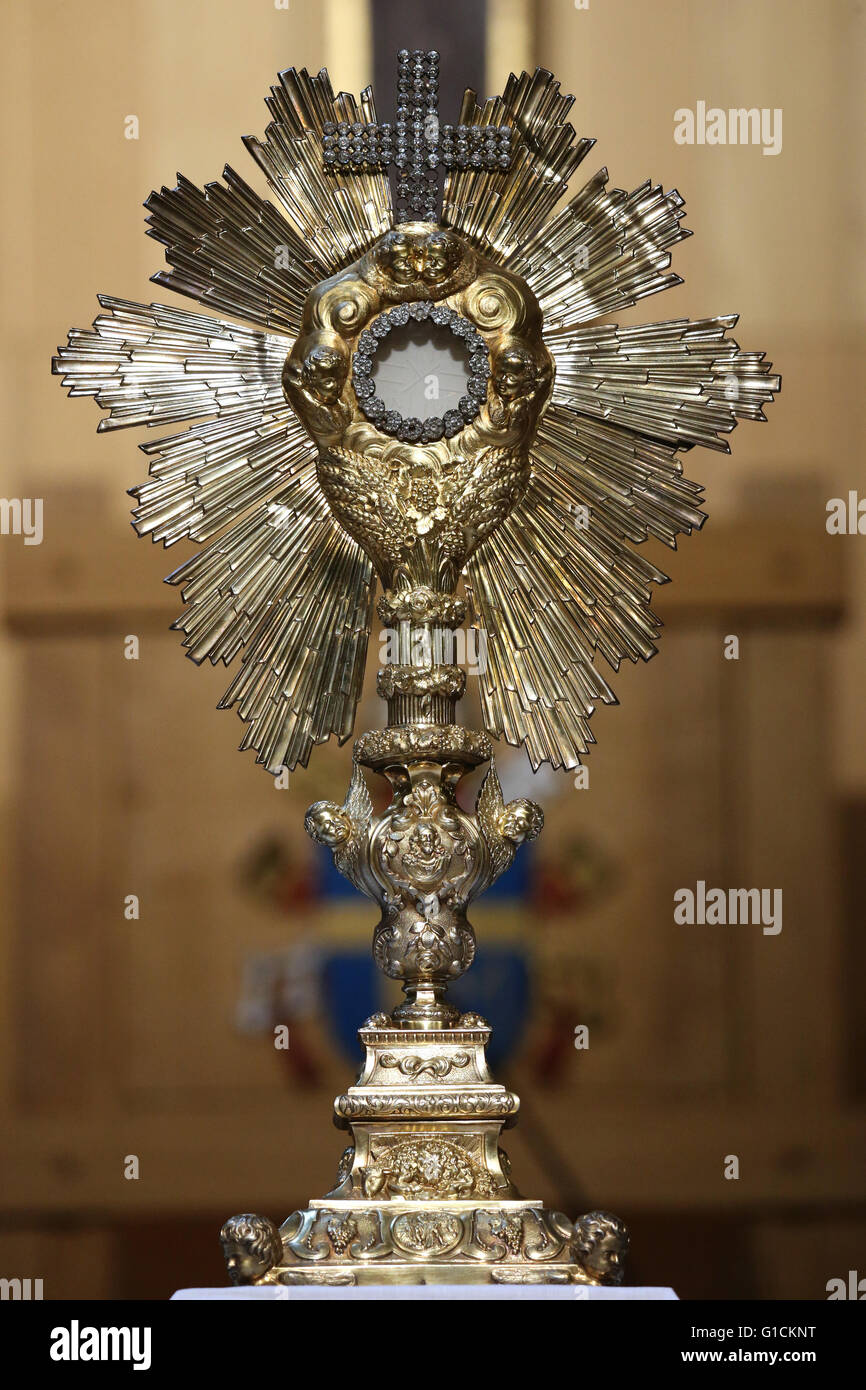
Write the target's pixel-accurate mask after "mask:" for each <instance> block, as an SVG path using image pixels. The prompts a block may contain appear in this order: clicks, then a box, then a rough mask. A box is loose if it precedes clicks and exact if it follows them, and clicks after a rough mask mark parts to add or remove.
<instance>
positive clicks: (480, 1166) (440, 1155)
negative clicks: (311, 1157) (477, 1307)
mask: <svg viewBox="0 0 866 1390" xmlns="http://www.w3.org/2000/svg"><path fill="white" fill-rule="evenodd" d="M359 1037H360V1040H361V1043H362V1045H363V1046H364V1048H365V1051H366V1062H365V1066H364V1069H363V1071H362V1073H361V1076H360V1077H359V1078H358V1082H357V1084H356V1085H354V1086H351V1087H350V1088H349V1090H348V1092H347V1093H346V1094H345V1095H341V1096H338V1097H337V1099H336V1101H335V1112H336V1113H335V1120H336V1123H337V1125H338V1126H340V1127H341V1128H345V1129H349V1130H351V1133H352V1140H353V1142H352V1143H351V1144H350V1145H349V1147H348V1148H347V1149H346V1151H345V1153H344V1154H343V1158H342V1160H341V1162H340V1168H339V1171H338V1174H337V1185H336V1187H335V1188H334V1189H333V1191H332V1192H330V1193H328V1195H327V1196H326V1197H323V1198H321V1199H318V1200H315V1201H313V1202H311V1204H310V1206H309V1207H308V1208H306V1209H305V1210H304V1211H298V1212H293V1213H292V1215H291V1216H290V1217H289V1218H288V1219H287V1220H286V1221H285V1222H284V1223H283V1225H282V1226H281V1227H280V1229H279V1231H277V1229H276V1227H275V1226H274V1225H273V1223H271V1222H270V1221H268V1220H267V1219H266V1218H263V1217H256V1216H251V1215H244V1216H237V1217H233V1218H232V1219H231V1220H230V1221H228V1222H226V1224H225V1226H224V1227H223V1231H222V1241H223V1247H224V1250H225V1254H226V1259H227V1261H228V1266H229V1273H230V1275H231V1277H232V1280H233V1282H235V1283H253V1284H303V1283H309V1284H377V1283H389V1284H390V1283H395V1284H431V1283H440V1284H461V1283H472V1284H477V1283H513V1284H528V1283H578V1284H607V1283H618V1282H620V1280H621V1278H622V1261H623V1257H624V1254H625V1249H626V1247H627V1243H628V1237H627V1235H626V1232H625V1228H624V1227H623V1225H622V1223H621V1222H620V1221H618V1220H617V1218H616V1217H613V1216H610V1215H609V1214H608V1213H605V1212H591V1213H589V1215H587V1216H585V1217H581V1218H580V1219H579V1220H578V1222H577V1223H572V1222H571V1221H570V1220H569V1218H568V1217H567V1216H564V1215H563V1214H562V1213H561V1212H553V1211H546V1210H545V1209H544V1208H543V1207H542V1205H541V1202H540V1201H528V1200H526V1199H525V1198H523V1197H521V1196H520V1193H519V1192H518V1191H517V1189H516V1188H515V1187H514V1185H513V1183H512V1182H511V1177H510V1165H509V1163H508V1159H507V1156H506V1154H505V1153H504V1151H503V1149H502V1148H501V1147H500V1143H499V1140H500V1135H501V1132H502V1130H503V1129H505V1128H508V1127H509V1126H510V1125H511V1124H513V1123H514V1121H515V1118H516V1115H517V1109H518V1105H519V1101H518V1099H517V1096H515V1095H514V1094H513V1093H512V1092H510V1091H507V1090H506V1089H505V1087H504V1086H501V1085H497V1084H496V1083H495V1082H494V1081H493V1080H492V1079H491V1077H490V1074H489V1071H488V1069H487V1062H486V1057H485V1046H486V1043H487V1041H488V1039H489V1037H490V1029H489V1027H488V1025H487V1024H486V1023H485V1022H484V1020H483V1019H481V1018H479V1017H478V1015H476V1014H464V1015H463V1017H462V1018H461V1019H460V1021H459V1023H458V1024H457V1025H456V1026H455V1027H453V1028H442V1029H436V1030H431V1031H424V1030H414V1029H407V1028H405V1027H403V1028H400V1027H397V1026H395V1024H394V1021H393V1020H392V1019H391V1018H390V1017H388V1016H387V1015H384V1014H377V1015H375V1016H374V1017H373V1018H372V1019H369V1020H368V1021H367V1023H366V1024H365V1025H364V1026H363V1027H362V1029H361V1030H360V1033H359Z"/></svg>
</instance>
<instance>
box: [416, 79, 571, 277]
mask: <svg viewBox="0 0 866 1390" xmlns="http://www.w3.org/2000/svg"><path fill="white" fill-rule="evenodd" d="M573 103H574V97H571V96H564V95H563V94H562V93H561V92H560V89H559V83H558V82H557V81H556V79H555V78H554V77H553V75H552V74H551V73H549V72H546V71H545V70H544V69H543V68H536V70H535V72H534V73H533V74H532V76H530V74H529V73H527V72H523V73H521V75H520V77H515V76H514V74H513V73H512V74H511V76H510V77H509V79H508V81H507V82H506V84H505V90H504V92H503V93H502V96H499V97H492V98H490V100H489V101H487V102H485V104H484V106H478V104H477V102H476V99H475V93H474V92H473V91H467V92H466V95H465V97H464V99H463V105H462V108H461V111H460V123H461V124H463V125H510V126H512V127H513V128H514V129H515V130H516V131H517V132H518V134H519V137H520V138H519V140H518V141H516V142H515V146H514V152H513V155H512V161H511V168H510V169H509V171H508V173H507V174H505V175H503V174H501V173H499V172H495V173H494V172H487V171H484V170H476V169H466V170H452V171H451V172H450V173H449V174H448V175H447V177H446V179H445V193H444V200H443V217H442V220H443V222H444V223H445V224H446V226H449V227H453V228H454V229H455V231H458V232H460V233H461V234H462V235H463V236H465V237H468V239H469V240H470V241H472V242H473V243H474V244H475V245H476V246H477V247H478V248H479V249H480V250H481V251H483V252H484V253H485V254H486V255H487V256H489V257H490V259H491V260H495V261H505V260H507V258H508V257H509V256H510V255H512V254H513V252H514V251H515V250H516V248H517V247H518V246H520V245H521V244H522V243H523V242H524V241H525V240H527V239H528V238H530V237H532V236H533V234H535V233H537V232H538V231H539V229H540V228H541V227H542V225H543V224H544V222H545V221H546V219H547V218H548V216H549V214H550V213H551V212H552V211H553V208H554V207H555V206H556V204H557V202H558V201H559V199H560V198H561V197H562V195H563V194H564V193H565V191H566V188H567V186H568V181H569V179H570V178H571V175H572V174H573V173H574V171H575V169H576V168H577V166H578V165H579V164H580V162H581V160H582V159H583V158H584V157H585V156H586V155H587V154H588V153H589V151H590V150H591V149H592V146H593V145H594V144H595V141H594V140H589V139H582V140H578V139H577V136H576V133H575V130H574V127H573V126H572V125H569V123H568V122H567V121H566V119H565V117H566V115H567V114H568V112H569V110H570V108H571V106H572V105H573Z"/></svg>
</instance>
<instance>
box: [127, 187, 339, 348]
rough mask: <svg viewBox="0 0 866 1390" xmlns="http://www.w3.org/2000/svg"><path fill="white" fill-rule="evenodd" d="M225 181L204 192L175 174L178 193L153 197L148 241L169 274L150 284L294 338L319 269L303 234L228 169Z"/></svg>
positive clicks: (159, 275)
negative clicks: (158, 247) (159, 250)
mask: <svg viewBox="0 0 866 1390" xmlns="http://www.w3.org/2000/svg"><path fill="white" fill-rule="evenodd" d="M224 178H225V181H226V183H225V186H224V185H223V184H220V183H209V184H206V185H205V187H204V190H201V189H198V188H196V186H195V184H194V183H190V181H189V179H185V178H184V177H183V175H182V174H178V181H177V187H176V188H163V189H162V191H161V192H159V193H151V195H150V197H149V198H148V199H147V201H146V203H145V207H146V208H147V209H148V211H149V212H150V217H149V218H148V219H147V222H148V236H152V237H153V238H154V239H155V240H156V241H159V242H161V243H162V244H163V245H164V246H165V248H166V252H165V258H166V260H167V261H168V263H169V265H170V266H171V267H172V269H171V270H160V271H159V272H158V273H157V274H156V275H154V276H152V277H151V278H152V279H153V281H154V283H155V284H158V285H162V286H164V287H165V288H166V289H171V290H176V291H177V293H178V294H186V295H189V296H190V297H191V298H193V299H197V300H198V301H199V302H200V303H201V304H204V305H205V306H206V307H207V308H209V309H214V310H216V311H217V312H218V313H226V314H231V315H233V316H235V317H236V318H240V319H243V320H245V321H246V322H249V323H256V324H259V325H260V327H262V328H266V329H273V330H277V331H279V332H283V333H288V334H289V335H290V336H291V337H294V336H295V334H296V333H297V331H298V329H299V327H300V323H301V313H302V310H303V307H304V300H305V299H306V297H307V294H308V293H309V291H310V289H311V287H312V286H313V285H314V284H315V283H316V282H317V281H318V280H320V279H321V278H322V273H323V271H322V266H321V263H320V262H319V261H317V260H316V258H315V257H314V256H313V255H312V254H311V252H310V251H309V249H308V248H307V245H306V242H305V241H304V237H303V235H302V234H301V232H299V231H298V230H297V229H296V228H295V227H294V226H292V224H291V223H289V222H288V221H287V220H286V219H285V218H284V217H283V216H282V215H281V214H280V213H279V212H278V211H277V210H276V208H274V207H272V206H271V204H270V203H268V202H265V201H264V200H263V199H261V198H259V196H258V194H257V193H255V191H254V190H253V189H252V188H250V187H249V185H248V184H246V183H245V182H244V181H243V179H242V178H241V177H240V175H238V174H236V173H235V172H234V170H233V169H231V168H230V167H229V166H228V165H227V166H226V169H225V174H224Z"/></svg>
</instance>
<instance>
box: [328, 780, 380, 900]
mask: <svg viewBox="0 0 866 1390" xmlns="http://www.w3.org/2000/svg"><path fill="white" fill-rule="evenodd" d="M343 810H344V811H345V812H346V815H347V816H348V818H349V822H350V824H351V827H352V829H351V832H350V834H349V838H348V839H347V840H344V841H343V843H342V844H341V845H338V846H337V847H336V848H335V850H334V863H335V864H336V866H337V868H338V869H339V871H340V873H341V874H342V875H343V876H344V878H347V879H348V880H349V882H350V883H354V885H355V887H356V888H358V889H360V891H361V892H362V893H366V894H367V896H368V897H373V898H375V896H376V885H375V883H374V881H373V878H372V875H371V873H370V870H369V867H368V862H367V848H368V845H369V839H370V823H371V821H372V819H373V802H372V799H371V797H370V791H369V788H368V787H367V779H366V778H365V776H364V773H363V770H362V768H361V765H360V763H359V762H358V759H357V757H353V758H352V780H351V782H350V783H349V790H348V792H347V794H346V800H345V801H344V802H343Z"/></svg>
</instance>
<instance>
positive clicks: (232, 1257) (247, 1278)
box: [226, 1245, 270, 1284]
mask: <svg viewBox="0 0 866 1390" xmlns="http://www.w3.org/2000/svg"><path fill="white" fill-rule="evenodd" d="M226 1269H227V1270H228V1276H229V1279H231V1281H232V1283H233V1284H251V1283H252V1281H253V1280H254V1279H259V1278H261V1276H262V1275H263V1274H266V1273H267V1271H268V1270H269V1269H270V1261H269V1260H263V1259H261V1258H259V1257H258V1256H256V1255H253V1254H252V1253H251V1252H250V1251H249V1250H247V1249H245V1248H244V1246H242V1245H234V1246H231V1247H229V1249H228V1250H227V1251H226Z"/></svg>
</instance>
